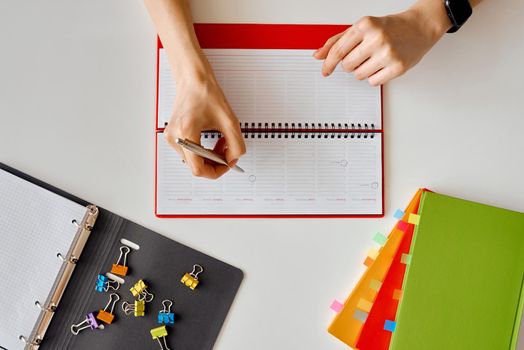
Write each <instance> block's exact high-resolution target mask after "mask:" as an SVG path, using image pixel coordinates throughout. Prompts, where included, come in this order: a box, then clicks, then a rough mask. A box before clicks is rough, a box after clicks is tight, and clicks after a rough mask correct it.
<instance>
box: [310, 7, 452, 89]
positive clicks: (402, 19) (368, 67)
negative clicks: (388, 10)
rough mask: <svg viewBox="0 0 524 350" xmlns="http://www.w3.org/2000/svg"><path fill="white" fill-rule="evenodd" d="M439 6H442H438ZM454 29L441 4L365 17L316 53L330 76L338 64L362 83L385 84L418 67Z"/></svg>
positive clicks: (323, 70) (328, 41) (315, 55)
mask: <svg viewBox="0 0 524 350" xmlns="http://www.w3.org/2000/svg"><path fill="white" fill-rule="evenodd" d="M436 5H438V6H436ZM450 26H451V24H450V22H449V18H448V17H447V15H446V13H445V10H444V6H443V5H442V3H441V2H438V3H435V2H434V1H433V2H431V3H427V2H426V3H424V4H423V5H421V4H418V5H415V6H414V7H412V8H411V9H409V10H407V11H405V12H402V13H399V14H396V15H391V16H385V17H363V18H362V19H360V20H359V21H358V22H357V23H356V24H355V25H354V26H352V27H350V28H348V29H347V30H346V31H344V32H342V33H340V34H337V35H335V36H333V37H332V38H330V39H329V40H327V41H326V43H325V44H324V46H323V47H321V48H320V49H318V50H317V51H316V52H315V53H314V57H315V58H317V59H321V60H324V64H323V65H322V74H323V75H324V76H328V75H330V74H331V73H333V71H334V70H335V67H336V66H337V65H338V63H340V62H342V68H343V69H344V71H346V72H353V74H354V75H355V77H356V78H357V79H359V80H363V79H368V81H369V83H370V84H371V85H374V86H376V85H381V84H384V83H386V82H388V81H390V80H391V79H393V78H395V77H397V76H399V75H402V74H404V73H405V72H406V71H407V70H408V69H410V68H411V67H413V66H414V65H415V64H417V63H418V62H419V61H420V59H422V57H423V56H424V55H425V54H426V52H428V51H429V50H430V49H431V47H433V45H435V43H436V42H437V41H438V40H439V39H440V38H441V37H442V35H443V34H444V33H445V32H446V31H447V30H448V29H449V27H450Z"/></svg>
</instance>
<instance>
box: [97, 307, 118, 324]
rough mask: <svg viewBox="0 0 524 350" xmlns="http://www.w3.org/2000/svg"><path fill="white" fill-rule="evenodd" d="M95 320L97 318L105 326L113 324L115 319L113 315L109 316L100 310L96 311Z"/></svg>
mask: <svg viewBox="0 0 524 350" xmlns="http://www.w3.org/2000/svg"><path fill="white" fill-rule="evenodd" d="M96 318H98V319H99V320H100V321H102V322H104V323H106V324H111V323H113V320H114V319H115V315H113V314H110V313H109V312H107V311H104V310H100V311H98V315H96Z"/></svg>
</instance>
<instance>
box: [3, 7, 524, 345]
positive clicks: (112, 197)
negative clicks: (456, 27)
mask: <svg viewBox="0 0 524 350" xmlns="http://www.w3.org/2000/svg"><path fill="white" fill-rule="evenodd" d="M409 4H410V1H408V0H399V1H379V0H367V1H356V0H324V1H303V0H266V1H253V0H251V1H247V0H221V1H216V0H195V1H193V5H194V17H195V20H196V21H200V22H261V23H352V22H355V21H356V20H357V19H358V18H360V17H361V16H364V15H383V14H388V13H392V12H395V11H400V10H402V9H404V8H406V7H407V6H408V5H409ZM523 16H524V2H523V1H521V0H496V1H495V0H485V2H484V3H482V4H481V5H480V6H479V7H478V8H477V9H476V10H475V14H474V16H473V17H472V19H471V20H470V21H469V22H468V23H467V24H466V25H465V27H464V28H463V29H462V30H460V31H459V32H458V33H457V34H454V35H446V37H445V38H444V39H443V40H441V41H440V42H439V43H438V44H437V45H436V47H435V48H434V49H433V50H432V51H431V52H430V53H429V54H428V55H427V56H426V57H425V58H424V59H423V61H422V62H421V63H420V64H419V65H418V66H417V67H415V68H414V69H413V70H411V71H410V72H408V74H406V75H405V76H404V77H402V78H400V79H397V80H395V81H394V82H392V83H390V84H388V85H387V86H386V87H385V88H384V94H385V99H384V104H385V105H384V107H385V109H384V110H385V176H386V177H385V179H386V186H385V189H386V217H385V218H383V219H338V220H320V219H314V220H306V219H303V220H288V219H285V220H284V219H282V220H270V219H261V220H254V219H246V220H239V219H232V220H225V219H221V220H209V219H201V220H169V219H168V220H165V219H164V220H160V219H157V218H155V216H154V215H153V205H154V203H153V201H154V193H153V192H154V187H153V175H154V136H155V134H154V111H155V43H156V42H155V32H154V29H153V25H152V23H151V21H150V19H149V17H148V14H147V12H146V10H145V8H144V6H143V4H142V2H141V1H140V0H132V1H130V0H117V1H106V0H91V1H84V2H79V1H66V0H60V1H59V0H50V1H16V2H15V1H9V2H8V1H3V2H0V43H2V46H1V49H0V50H1V55H0V121H1V122H0V161H2V162H4V163H7V164H9V165H11V166H13V167H16V168H18V169H20V170H22V171H25V172H27V173H29V174H31V175H33V176H35V177H38V178H40V179H42V180H45V181H47V182H49V183H51V184H54V185H56V186H58V187H60V188H62V189H64V190H66V191H69V192H71V193H73V194H75V195H77V196H79V197H82V198H84V199H86V200H89V201H91V202H93V203H95V204H97V205H99V206H102V207H105V208H107V209H110V210H112V211H114V212H115V213H118V214H120V215H122V216H124V217H126V218H128V219H131V220H134V221H136V222H138V223H140V224H142V225H145V226H147V227H149V228H151V229H153V230H156V231H157V232H159V233H161V234H163V235H165V236H168V237H170V238H173V239H176V240H178V241H180V242H182V243H185V244H188V245H190V246H192V247H195V248H197V249H200V250H202V251H204V252H206V253H208V254H211V255H213V256H215V257H218V258H220V259H223V260H225V261H227V262H229V263H231V264H234V265H236V266H238V267H240V268H241V269H242V270H244V272H245V273H246V278H245V281H244V283H243V285H242V287H241V289H240V293H239V294H238V297H237V299H236V302H235V303H234V306H233V308H232V310H231V313H230V314H229V317H228V320H227V322H226V324H225V326H224V328H223V330H222V332H221V335H220V337H219V340H218V342H217V345H216V349H223V350H225V349H227V350H235V349H238V350H244V349H250V350H267V349H303V350H310V349H311V350H317V349H346V346H345V345H344V344H342V343H341V342H339V341H338V340H337V339H335V338H334V337H332V336H331V335H329V334H328V333H327V332H326V330H325V329H326V328H327V326H328V325H329V323H330V321H331V320H332V318H333V313H332V312H331V310H329V305H330V303H331V301H332V299H334V298H338V299H341V300H343V299H344V298H345V297H346V296H347V294H348V293H349V292H350V291H351V289H352V287H353V286H354V284H355V283H356V281H357V280H358V278H359V277H360V275H361V274H362V272H363V271H364V267H363V266H362V261H363V258H364V256H365V254H366V251H367V249H368V248H369V247H370V245H371V244H372V241H371V238H372V236H373V234H374V233H375V232H377V231H383V232H388V231H389V229H390V228H391V227H392V225H393V223H394V219H393V217H392V215H393V212H394V209H395V208H397V207H404V206H405V205H406V204H407V202H408V201H409V199H410V197H411V196H412V195H413V193H414V192H415V190H416V189H417V188H418V187H424V186H425V187H429V188H431V189H433V190H435V191H437V192H441V193H444V194H449V195H453V196H459V197H463V198H467V199H471V200H475V201H480V202H484V203H487V204H492V205H496V206H501V207H505V208H510V209H514V210H518V211H523V212H524V156H523V153H524V112H523V111H524V104H523V103H524V102H523V98H524V95H523V92H524V88H523V87H522V86H523V83H522V79H523V77H524V66H523V65H522V62H523V61H524V40H522V38H523V37H524V26H523V25H522V22H523V20H524V17H523Z"/></svg>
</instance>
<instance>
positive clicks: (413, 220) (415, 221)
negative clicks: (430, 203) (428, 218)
mask: <svg viewBox="0 0 524 350" xmlns="http://www.w3.org/2000/svg"><path fill="white" fill-rule="evenodd" d="M408 222H409V223H410V224H413V225H418V223H419V222H420V215H417V214H409V218H408Z"/></svg>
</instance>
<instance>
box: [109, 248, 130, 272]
mask: <svg viewBox="0 0 524 350" xmlns="http://www.w3.org/2000/svg"><path fill="white" fill-rule="evenodd" d="M130 251H131V249H130V248H129V247H128V246H125V245H123V246H121V247H120V256H119V257H118V261H117V262H116V264H113V267H112V268H111V272H112V273H114V274H115V275H119V276H126V275H127V270H128V267H127V266H126V262H127V254H129V252H130ZM122 258H123V259H122ZM120 260H124V261H123V263H122V265H120Z"/></svg>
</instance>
